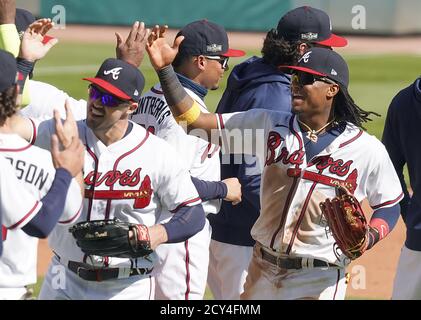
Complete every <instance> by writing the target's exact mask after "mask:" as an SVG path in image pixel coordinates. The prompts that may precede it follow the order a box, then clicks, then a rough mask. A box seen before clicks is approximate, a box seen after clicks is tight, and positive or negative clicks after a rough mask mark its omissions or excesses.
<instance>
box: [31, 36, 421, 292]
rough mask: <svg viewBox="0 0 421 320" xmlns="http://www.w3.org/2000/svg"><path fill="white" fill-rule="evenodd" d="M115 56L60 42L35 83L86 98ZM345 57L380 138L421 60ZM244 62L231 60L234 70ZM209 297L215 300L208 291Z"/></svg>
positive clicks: (151, 77) (149, 77)
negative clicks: (90, 86)
mask: <svg viewBox="0 0 421 320" xmlns="http://www.w3.org/2000/svg"><path fill="white" fill-rule="evenodd" d="M253 54H255V55H258V54H259V52H258V51H255V52H248V56H251V55H253ZM112 56H114V47H113V46H112V45H103V44H101V45H95V44H83V45H82V44H79V43H60V44H59V45H57V47H56V48H54V49H53V50H52V52H50V54H49V55H48V57H47V58H46V59H45V60H44V61H40V62H39V63H38V64H37V66H36V71H35V80H40V81H44V82H47V83H51V84H53V85H55V86H56V87H58V88H60V89H62V90H64V91H66V92H68V93H69V94H70V95H71V96H73V97H75V98H86V95H87V83H86V82H84V81H82V80H81V79H82V78H83V77H86V76H94V75H95V73H96V70H97V68H98V67H99V65H100V64H101V62H102V61H103V60H104V59H105V58H107V57H112ZM345 58H346V60H347V61H348V64H349V68H350V73H351V81H350V83H351V85H350V93H351V95H352V96H353V98H354V100H355V102H356V103H357V104H358V105H359V106H360V107H362V108H363V109H366V110H372V111H376V112H378V113H380V114H381V115H382V117H380V118H377V117H374V121H373V122H370V123H368V124H367V125H366V127H367V129H368V131H369V132H370V133H371V134H374V135H376V136H377V137H381V135H382V132H383V124H384V119H385V115H386V112H387V108H388V105H389V103H390V101H391V99H392V98H393V96H394V95H395V94H396V93H397V92H398V91H399V90H401V89H402V88H404V87H406V86H408V85H409V84H411V83H412V82H413V81H414V79H415V78H417V77H418V76H419V75H420V73H421V72H420V71H421V59H420V57H419V56H415V55H412V56H411V55H376V56H358V55H353V56H345ZM242 60H243V59H231V60H230V62H231V67H232V66H233V65H234V64H235V63H239V62H241V61H242ZM141 70H142V72H143V74H144V75H145V78H146V87H145V90H148V89H149V88H150V87H151V86H152V85H153V84H155V83H156V82H157V80H158V79H157V76H156V74H155V71H154V70H153V68H152V66H151V65H150V63H149V59H148V57H147V56H145V60H144V63H143V65H142V67H141ZM225 80H226V79H225ZM225 80H224V81H223V82H222V84H221V88H220V90H217V91H213V92H210V94H209V95H208V97H207V105H208V107H209V108H210V109H211V110H214V108H215V107H216V105H217V102H218V101H219V98H220V96H221V94H222V92H223V90H224V88H225ZM40 283H41V278H40V281H39V282H38V284H37V285H36V286H35V293H36V294H37V293H38V292H39V286H40ZM206 298H208V299H211V298H212V295H211V294H210V292H209V291H208V292H207V294H206Z"/></svg>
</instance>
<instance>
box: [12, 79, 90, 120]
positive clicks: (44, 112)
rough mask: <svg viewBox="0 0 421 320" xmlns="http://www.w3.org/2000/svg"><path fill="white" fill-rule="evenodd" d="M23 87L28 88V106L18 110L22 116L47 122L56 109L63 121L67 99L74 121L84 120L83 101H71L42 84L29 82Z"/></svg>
mask: <svg viewBox="0 0 421 320" xmlns="http://www.w3.org/2000/svg"><path fill="white" fill-rule="evenodd" d="M25 85H27V86H29V92H30V104H29V105H28V106H26V107H25V108H23V109H21V110H20V113H21V114H22V115H23V116H25V117H28V118H34V119H37V120H40V121H42V120H48V119H51V118H52V117H53V116H54V114H53V111H54V109H57V110H58V111H59V112H60V115H61V117H62V118H63V119H65V118H66V111H65V109H64V104H65V101H66V99H67V100H69V103H70V105H71V107H72V112H73V116H74V118H75V120H76V121H78V120H82V119H85V118H86V107H87V104H86V101H85V100H82V99H81V100H76V99H73V98H72V97H69V95H68V94H67V93H66V92H64V91H62V90H59V89H57V88H56V87H54V86H52V85H50V84H47V83H44V82H40V81H34V80H29V81H26V84H25Z"/></svg>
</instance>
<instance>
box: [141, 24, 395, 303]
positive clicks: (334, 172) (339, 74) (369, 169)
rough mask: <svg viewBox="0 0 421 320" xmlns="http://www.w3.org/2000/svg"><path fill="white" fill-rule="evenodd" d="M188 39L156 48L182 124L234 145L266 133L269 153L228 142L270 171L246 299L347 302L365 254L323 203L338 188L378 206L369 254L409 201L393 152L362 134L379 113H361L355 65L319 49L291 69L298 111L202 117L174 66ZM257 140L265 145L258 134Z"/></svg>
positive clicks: (365, 245)
mask: <svg viewBox="0 0 421 320" xmlns="http://www.w3.org/2000/svg"><path fill="white" fill-rule="evenodd" d="M180 42H181V41H180V40H179V41H175V42H174V45H173V46H172V47H170V46H169V45H168V44H167V43H166V40H165V38H163V37H162V35H161V34H160V32H159V30H157V29H154V30H153V31H152V33H151V36H150V37H149V41H148V45H147V51H148V54H149V56H150V60H151V63H152V65H153V66H154V68H155V70H156V71H157V73H158V76H159V78H160V81H161V84H162V88H163V91H164V94H165V97H166V98H167V100H168V101H172V105H170V108H171V111H172V113H173V115H174V116H175V117H176V119H179V120H184V121H187V122H188V125H189V129H196V128H201V129H204V130H206V131H207V133H208V136H214V135H212V130H219V133H220V135H219V138H220V139H219V140H220V141H213V142H214V143H223V142H224V141H231V139H228V138H229V137H230V135H229V134H230V132H231V130H235V132H236V134H238V131H239V130H247V131H244V135H243V137H244V138H246V137H250V136H252V135H250V130H251V131H252V132H255V134H257V133H259V132H260V131H261V130H263V132H264V139H265V140H264V144H265V147H264V148H261V149H262V150H259V148H257V149H253V148H247V149H244V150H239V148H238V146H236V144H235V143H234V144H233V146H234V147H233V148H232V147H231V145H229V144H228V143H225V144H224V147H226V148H227V149H229V151H230V152H231V153H240V152H244V153H246V152H247V153H253V154H255V155H257V158H258V159H261V160H262V167H263V169H262V180H261V181H262V182H261V189H260V204H261V210H260V215H259V217H258V219H257V221H256V223H255V224H254V226H253V228H252V230H251V236H252V237H253V239H254V240H255V241H256V244H255V246H254V249H253V257H252V260H251V263H250V265H249V268H248V275H247V279H246V282H245V285H244V292H243V294H242V295H241V298H242V299H344V297H345V292H346V286H347V277H346V273H345V268H346V267H347V265H348V264H349V263H350V260H351V259H355V258H356V256H352V257H350V256H351V255H348V254H347V253H348V252H347V251H343V250H341V249H342V248H343V247H342V246H340V245H339V242H338V240H337V239H338V238H336V237H334V236H333V235H332V233H331V232H330V230H332V229H329V228H328V222H327V220H326V219H327V218H326V216H325V215H323V214H322V210H324V209H323V207H322V206H320V204H321V203H326V202H327V200H328V199H330V198H334V197H335V196H336V191H337V186H338V185H339V186H343V188H344V189H346V190H347V193H349V195H350V194H352V195H353V197H355V203H357V202H361V201H362V200H363V199H364V198H366V199H367V200H368V203H369V204H370V206H371V207H372V208H373V210H374V213H373V215H372V217H371V220H370V222H369V227H367V229H364V239H363V241H362V242H360V243H359V245H358V254H359V255H361V254H363V253H364V252H365V250H368V249H371V248H372V247H373V246H374V245H375V244H376V243H377V242H378V241H379V240H381V239H383V238H384V237H385V236H386V235H387V234H388V233H389V232H390V230H392V228H393V227H394V226H395V224H396V222H397V220H398V218H399V205H398V203H399V201H400V200H401V199H402V198H403V193H402V188H401V187H400V184H399V179H398V177H397V175H396V172H395V171H394V169H393V165H392V162H391V160H390V158H389V156H388V154H387V152H386V150H385V148H384V146H383V145H382V143H381V142H380V141H378V140H377V139H376V138H374V137H373V136H370V135H369V134H367V133H366V132H364V130H363V128H362V126H363V123H364V122H367V121H369V120H370V115H371V114H373V113H372V112H368V111H364V110H362V109H361V108H359V107H358V106H357V105H356V104H355V103H354V101H353V99H352V98H351V96H350V95H349V93H348V85H349V71H348V66H347V64H346V62H345V60H344V59H343V58H342V57H341V56H340V55H339V54H338V53H336V52H334V51H332V50H330V49H326V48H311V49H310V50H309V51H307V52H306V53H305V54H304V55H303V56H302V57H301V58H300V59H299V61H298V64H297V65H296V66H291V65H289V66H284V69H286V70H293V71H294V72H297V73H296V74H295V75H294V77H293V82H292V84H291V98H292V114H291V113H284V112H278V111H269V110H249V111H246V112H236V113H227V114H209V113H202V112H201V111H200V109H199V106H198V105H197V104H196V103H195V102H194V100H192V99H191V98H190V97H189V96H188V95H187V94H186V93H185V92H184V90H183V89H182V86H181V85H180V84H177V79H176V76H175V74H174V72H173V71H172V69H171V66H170V62H171V61H170V60H171V58H172V57H173V56H174V55H175V54H176V52H177V48H178V46H179V45H180ZM304 74H309V75H304ZM224 129H225V130H224ZM254 130H256V131H254ZM257 130H259V131H257ZM309 131H310V134H309ZM313 131H316V133H315V135H316V137H317V139H314V140H312V139H311V138H310V137H312V136H313V135H314V134H313ZM246 133H247V135H246ZM227 135H228V136H227ZM260 136H261V135H259V137H260ZM247 142H248V143H249V144H250V145H251V146H255V145H256V143H258V141H257V139H256V136H254V137H253V136H252V137H251V138H250V140H249V141H246V143H247ZM250 150H257V151H252V152H250ZM348 209H350V208H349V207H348ZM362 214H363V213H362ZM338 217H339V216H338ZM350 221H351V222H350V223H352V220H350ZM355 228H357V226H355ZM345 230H348V229H345ZM344 236H348V237H351V236H352V234H345V235H344ZM352 248H353V249H355V248H354V247H352Z"/></svg>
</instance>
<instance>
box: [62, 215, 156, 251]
mask: <svg viewBox="0 0 421 320" xmlns="http://www.w3.org/2000/svg"><path fill="white" fill-rule="evenodd" d="M69 231H70V232H71V233H72V234H73V237H74V238H75V239H76V243H77V245H78V246H79V248H81V249H82V251H83V252H84V253H86V254H88V255H95V256H103V257H118V258H139V257H144V256H147V255H149V254H151V253H152V252H153V251H152V249H151V243H150V239H149V232H148V227H146V226H145V225H143V224H134V223H128V222H123V221H119V220H117V219H113V220H92V221H85V222H80V223H78V224H75V225H74V226H72V227H71V228H70V229H69ZM129 231H132V232H133V235H132V236H130V237H129Z"/></svg>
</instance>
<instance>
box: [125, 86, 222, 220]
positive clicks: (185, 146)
mask: <svg viewBox="0 0 421 320" xmlns="http://www.w3.org/2000/svg"><path fill="white" fill-rule="evenodd" d="M185 90H186V91H187V93H188V94H189V95H190V96H191V97H192V98H193V99H194V100H195V101H196V102H197V103H198V104H199V105H200V107H201V109H202V112H205V113H208V112H209V111H208V110H207V108H206V106H205V104H204V102H203V101H202V100H201V99H200V98H199V97H198V96H197V95H196V94H195V93H194V92H192V91H191V90H189V89H185ZM131 120H132V121H134V122H136V123H138V124H140V125H141V126H143V127H144V128H145V129H147V130H148V131H150V132H152V133H153V134H155V135H157V136H158V137H160V138H162V139H164V140H165V141H167V142H168V143H169V144H171V145H172V146H173V147H174V148H175V149H176V150H177V152H178V153H177V154H178V157H180V158H181V161H182V163H183V164H184V165H185V167H186V168H187V170H189V172H190V174H191V175H192V176H193V177H197V178H200V179H202V180H206V181H220V180H221V169H220V163H219V146H217V145H214V144H211V143H208V142H207V141H205V140H203V139H200V138H198V137H195V136H192V135H188V134H187V133H186V132H184V130H183V128H182V127H181V126H179V125H178V124H177V122H176V121H175V119H174V117H173V116H172V113H171V110H170V108H169V107H168V104H167V102H166V100H165V97H164V93H163V92H162V89H161V85H160V84H157V85H155V86H154V87H153V88H152V89H151V90H150V91H148V92H147V93H145V94H144V95H143V96H142V99H141V100H140V104H139V108H138V109H137V110H136V111H135V113H134V114H133V115H132V117H131ZM202 205H203V209H204V210H205V213H206V214H208V213H213V214H216V213H218V212H219V209H220V200H212V201H207V202H204V203H202Z"/></svg>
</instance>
